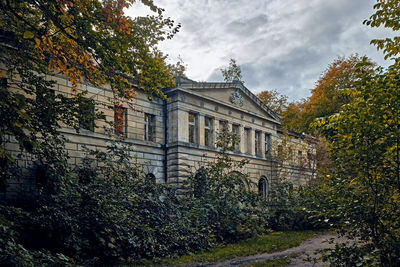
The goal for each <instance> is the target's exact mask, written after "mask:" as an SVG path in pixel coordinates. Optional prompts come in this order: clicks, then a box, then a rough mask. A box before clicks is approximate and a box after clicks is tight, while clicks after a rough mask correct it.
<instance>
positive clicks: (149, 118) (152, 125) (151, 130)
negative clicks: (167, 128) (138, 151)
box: [144, 113, 156, 142]
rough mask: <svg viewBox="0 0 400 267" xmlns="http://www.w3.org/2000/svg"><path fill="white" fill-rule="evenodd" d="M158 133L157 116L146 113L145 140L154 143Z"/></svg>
mask: <svg viewBox="0 0 400 267" xmlns="http://www.w3.org/2000/svg"><path fill="white" fill-rule="evenodd" d="M155 133H156V116H155V115H153V114H150V113H144V140H145V141H150V142H154V141H155V137H156V136H155V135H156V134H155Z"/></svg>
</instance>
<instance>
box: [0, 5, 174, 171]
mask: <svg viewBox="0 0 400 267" xmlns="http://www.w3.org/2000/svg"><path fill="white" fill-rule="evenodd" d="M134 2H135V1H134V0H118V1H117V0H106V1H100V0H95V1H88V0H74V1H72V0H53V1H42V0H29V1H22V0H15V1H9V0H1V1H0V7H1V8H0V48H1V49H0V66H1V67H0V68H1V69H0V77H1V78H2V80H1V84H0V90H1V91H0V94H1V103H0V117H1V120H0V122H1V124H0V139H1V142H2V146H1V148H0V161H1V166H2V169H1V173H2V176H4V174H5V169H4V167H9V166H10V165H11V164H12V162H13V161H14V160H15V158H14V157H13V156H12V155H11V154H10V153H9V152H7V151H6V150H5V148H4V144H5V141H6V138H8V136H13V137H15V138H16V140H17V141H18V143H19V145H20V147H21V149H22V150H25V151H27V152H30V153H34V154H36V155H38V157H39V159H45V160H47V161H50V162H51V161H52V159H56V158H59V157H56V154H59V155H60V153H62V152H61V150H60V144H61V143H62V142H60V140H61V137H60V136H59V135H58V134H57V129H58V128H59V127H60V124H61V123H64V124H66V125H69V126H73V127H75V128H78V126H79V124H78V120H79V118H80V116H81V114H82V110H80V109H79V106H81V105H80V103H83V102H86V103H87V101H90V100H88V99H87V98H86V97H85V96H84V92H82V93H78V92H77V90H76V89H77V88H78V86H79V83H80V82H81V81H82V79H84V80H85V82H89V83H91V84H93V85H95V86H100V85H103V84H109V85H110V86H111V88H112V90H113V92H114V93H115V96H116V97H123V98H126V99H128V100H129V99H132V98H133V97H134V96H135V95H134V89H133V84H132V83H134V85H135V86H138V87H140V88H142V89H143V90H145V92H146V93H147V94H148V97H149V99H152V96H153V95H157V96H159V97H161V98H163V99H165V98H166V96H165V95H164V94H163V93H162V91H161V90H160V89H159V88H164V87H168V86H171V85H173V78H172V76H171V74H170V73H169V71H168V68H167V66H166V64H165V63H164V59H165V57H164V56H163V55H162V54H161V52H159V51H158V50H157V43H158V42H159V41H162V40H164V39H165V38H171V37H172V36H173V35H174V33H176V31H177V30H178V28H179V25H178V26H177V27H174V26H173V21H172V20H170V19H169V18H164V17H163V15H162V11H163V10H162V9H160V8H158V7H157V6H155V5H154V4H153V2H152V1H151V0H150V1H147V0H146V1H145V0H143V1H141V2H142V3H143V4H145V5H146V6H148V7H149V8H150V9H151V10H152V11H154V12H155V14H156V15H153V16H147V17H137V18H130V17H127V16H126V15H125V14H124V9H125V8H129V7H130V6H131V5H132V4H133V3H134ZM55 73H59V74H62V75H65V76H66V77H68V79H69V80H70V81H71V82H72V84H73V88H74V89H75V97H74V98H66V97H64V96H62V95H54V94H53V93H52V86H53V85H54V82H52V81H48V79H47V77H51V76H52V75H54V74H55ZM86 113H87V112H86ZM56 139H57V140H56ZM54 162H55V161H54ZM6 169H7V168H6Z"/></svg>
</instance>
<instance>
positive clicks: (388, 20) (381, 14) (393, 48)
mask: <svg viewBox="0 0 400 267" xmlns="http://www.w3.org/2000/svg"><path fill="white" fill-rule="evenodd" d="M374 9H375V10H376V12H375V13H374V14H373V15H372V16H371V17H370V18H369V19H367V20H365V21H364V24H366V25H369V26H371V27H381V26H383V27H385V28H389V29H392V30H393V31H398V30H400V23H399V20H398V18H399V16H400V1H398V0H383V1H382V0H377V3H376V4H375V5H374ZM371 44H373V45H375V46H376V47H377V49H378V50H383V53H384V54H385V59H388V58H391V59H392V58H395V57H396V56H397V55H398V54H399V52H400V50H399V47H400V38H399V37H398V36H396V37H393V38H385V39H374V40H372V41H371ZM396 60H397V59H396Z"/></svg>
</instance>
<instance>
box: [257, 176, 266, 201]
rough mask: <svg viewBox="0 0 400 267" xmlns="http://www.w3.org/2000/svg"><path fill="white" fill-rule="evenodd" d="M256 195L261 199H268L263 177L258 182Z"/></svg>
mask: <svg viewBox="0 0 400 267" xmlns="http://www.w3.org/2000/svg"><path fill="white" fill-rule="evenodd" d="M258 195H259V196H260V197H262V198H267V197H268V182H267V179H266V178H265V177H261V178H260V180H258Z"/></svg>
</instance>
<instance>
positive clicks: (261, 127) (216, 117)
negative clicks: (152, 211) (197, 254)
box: [6, 76, 315, 197]
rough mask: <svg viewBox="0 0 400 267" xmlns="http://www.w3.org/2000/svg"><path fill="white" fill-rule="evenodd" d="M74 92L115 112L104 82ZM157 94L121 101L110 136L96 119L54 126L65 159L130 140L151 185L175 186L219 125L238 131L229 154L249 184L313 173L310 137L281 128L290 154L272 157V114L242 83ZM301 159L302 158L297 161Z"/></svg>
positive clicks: (202, 159) (68, 91) (207, 157)
mask: <svg viewBox="0 0 400 267" xmlns="http://www.w3.org/2000/svg"><path fill="white" fill-rule="evenodd" d="M49 79H52V80H56V82H57V84H56V85H55V87H54V90H55V92H56V93H57V94H63V95H65V96H72V84H71V83H70V82H69V81H67V79H66V78H64V77H61V76H56V77H54V76H52V77H49ZM79 90H86V91H87V92H88V95H87V96H88V97H90V98H93V99H94V100H95V101H96V103H97V104H96V107H95V108H96V109H97V110H99V111H102V112H103V113H104V114H105V116H106V120H107V121H110V122H113V121H114V120H115V117H116V114H115V112H116V111H115V110H111V109H109V108H107V106H108V105H109V104H110V100H111V99H113V97H114V96H113V93H112V91H111V90H110V88H107V87H103V88H96V87H93V86H91V85H89V84H81V85H80V87H79ZM164 92H165V93H166V95H167V96H168V98H169V100H168V101H163V100H160V99H157V98H155V99H154V100H153V101H149V100H147V98H146V95H145V94H144V93H143V92H141V91H140V90H137V97H136V98H135V99H134V100H132V101H131V102H130V103H129V105H128V103H126V102H123V101H122V102H121V103H122V105H121V106H120V108H122V109H121V110H122V111H118V112H121V114H122V118H123V120H124V125H123V127H120V128H118V133H119V135H120V136H116V135H115V133H111V134H110V126H109V125H108V124H107V123H105V122H104V121H96V122H95V125H96V127H94V128H93V129H89V130H87V129H81V130H80V132H79V133H76V131H75V130H74V129H70V128H67V127H65V128H62V129H61V132H62V133H63V134H64V135H65V137H66V138H67V139H68V142H67V144H66V149H67V151H68V154H69V157H70V159H69V163H70V164H79V163H80V162H81V161H82V158H83V157H84V155H85V152H84V146H86V147H88V148H91V149H98V150H105V148H106V147H107V145H108V144H109V143H110V142H111V141H112V140H117V141H118V142H125V143H129V144H131V145H132V151H131V154H132V156H134V157H135V158H136V159H137V162H138V163H139V164H142V165H143V166H144V169H145V171H146V172H148V173H151V174H152V175H154V177H155V178H156V181H157V182H158V183H174V184H175V185H176V186H178V187H182V182H183V181H184V180H185V179H186V177H187V176H188V174H189V173H191V172H194V171H195V170H196V169H197V168H199V167H200V166H201V164H205V163H206V162H207V161H212V160H214V159H215V156H216V153H218V149H217V148H216V147H215V140H216V137H217V134H218V131H219V130H220V129H221V127H228V129H229V130H232V131H234V132H236V133H237V134H238V136H239V137H240V144H239V145H238V146H237V149H236V151H235V152H232V153H231V154H232V157H233V158H234V159H237V160H240V159H248V160H249V164H248V165H247V166H246V172H247V173H248V174H249V176H250V178H251V180H252V181H254V184H257V183H259V181H261V180H262V181H264V182H265V183H266V186H270V185H271V183H273V181H274V179H276V178H277V177H278V176H282V175H284V176H285V177H288V178H289V179H291V180H292V181H293V182H294V183H295V184H303V183H305V182H306V181H307V180H308V179H312V178H313V173H314V170H315V164H314V163H312V160H311V158H310V157H309V155H310V154H315V148H314V147H315V144H314V142H313V141H311V142H310V140H306V139H305V138H304V136H302V135H299V134H296V133H289V135H288V136H289V139H288V140H289V142H286V143H290V147H291V148H290V149H291V150H292V152H293V150H294V151H295V153H294V156H295V157H297V160H293V159H291V158H289V159H283V161H280V162H279V161H277V160H276V157H274V156H273V154H274V152H276V151H279V149H278V148H280V146H282V144H283V140H284V138H283V134H282V129H281V119H280V116H279V115H278V114H276V113H275V112H273V111H271V110H270V109H269V108H268V107H267V106H265V105H264V104H263V103H262V102H261V101H260V100H259V99H258V98H257V97H256V96H255V95H254V94H252V93H251V92H250V91H249V90H248V89H247V88H246V87H244V86H243V84H242V83H240V82H234V83H207V82H204V83H199V82H194V81H192V80H189V79H184V78H179V79H178V80H177V86H176V87H174V88H169V89H166V90H165V91H164ZM121 114H120V115H121ZM121 136H122V137H121ZM8 141H9V142H8V144H7V146H6V149H8V150H10V151H13V153H15V154H17V153H18V146H17V145H16V144H15V143H14V142H13V138H11V137H10V138H9V140H8ZM266 143H267V145H266ZM293 148H294V149H293ZM300 151H301V152H300ZM296 153H297V154H296ZM306 155H307V156H306ZM292 156H293V155H292ZM292 158H293V157H292ZM30 160H31V159H30V158H25V161H26V162H25V163H24V162H21V164H23V165H24V166H27V165H29V161H30ZM303 161H305V162H307V163H306V164H305V165H304V164H303V165H302V163H303ZM21 186H23V187H27V188H30V187H32V184H31V185H29V183H28V185H26V183H25V184H24V185H21V183H20V182H17V181H16V182H14V183H13V182H11V183H10V184H9V187H8V190H7V191H8V192H7V193H8V195H9V196H11V197H12V194H18V192H19V191H20V190H21ZM25 189H26V188H25ZM27 190H29V189H27ZM25 191H26V190H25Z"/></svg>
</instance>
